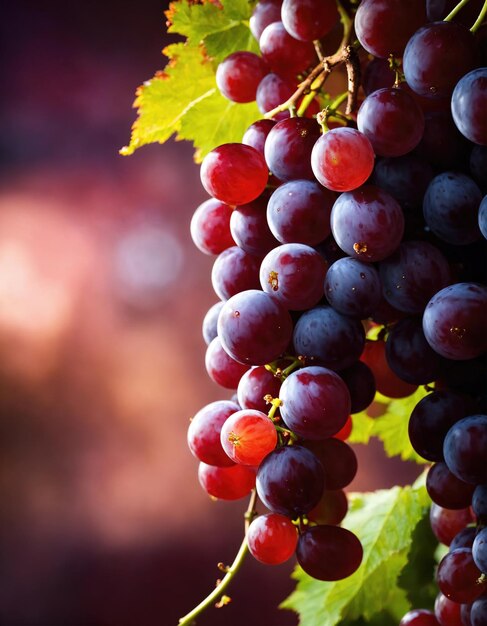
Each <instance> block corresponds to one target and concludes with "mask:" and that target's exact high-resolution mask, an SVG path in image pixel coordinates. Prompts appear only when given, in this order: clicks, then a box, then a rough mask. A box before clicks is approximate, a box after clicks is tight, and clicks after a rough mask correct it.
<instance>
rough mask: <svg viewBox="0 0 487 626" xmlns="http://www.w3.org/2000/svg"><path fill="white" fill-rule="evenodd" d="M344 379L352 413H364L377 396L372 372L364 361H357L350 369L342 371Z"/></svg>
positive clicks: (341, 376)
mask: <svg viewBox="0 0 487 626" xmlns="http://www.w3.org/2000/svg"><path fill="white" fill-rule="evenodd" d="M340 378H342V379H343V380H344V382H345V384H346V385H347V387H348V391H349V392H350V400H351V403H352V407H351V409H350V413H352V414H353V413H359V412H360V411H364V410H365V409H366V408H367V407H368V406H369V404H370V403H371V402H372V400H373V399H374V396H375V391H376V389H375V378H374V375H373V374H372V370H371V369H370V367H369V366H368V365H366V364H365V363H363V362H362V361H357V362H356V363H354V364H353V365H351V366H350V367H347V368H346V369H344V370H340Z"/></svg>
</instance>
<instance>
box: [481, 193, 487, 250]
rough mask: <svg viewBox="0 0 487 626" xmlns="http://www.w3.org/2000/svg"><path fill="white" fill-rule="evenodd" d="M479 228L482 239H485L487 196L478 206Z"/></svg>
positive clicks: (486, 234) (486, 232) (486, 235)
mask: <svg viewBox="0 0 487 626" xmlns="http://www.w3.org/2000/svg"><path fill="white" fill-rule="evenodd" d="M479 228H480V232H481V233H482V235H483V237H484V239H487V196H484V197H483V199H482V202H481V203H480V206H479Z"/></svg>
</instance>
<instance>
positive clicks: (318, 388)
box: [279, 366, 350, 488]
mask: <svg viewBox="0 0 487 626" xmlns="http://www.w3.org/2000/svg"><path fill="white" fill-rule="evenodd" d="M279 398H280V400H281V402H282V404H281V406H280V411H281V417H282V419H283V420H284V422H285V423H286V425H287V426H288V427H289V428H290V429H291V430H292V431H294V432H295V433H297V434H298V435H300V436H302V437H304V438H306V439H312V440H314V439H324V438H325V437H331V436H332V435H334V434H335V433H337V432H338V431H339V430H340V429H341V428H342V427H343V426H344V425H345V423H346V421H347V419H348V416H349V414H350V394H349V391H348V388H347V386H346V385H345V383H344V382H343V380H342V379H341V378H340V377H339V376H338V374H336V373H335V372H333V371H332V370H329V369H327V368H324V367H319V366H310V367H304V368H302V369H300V370H297V371H295V372H292V373H291V374H290V375H289V376H288V377H287V378H286V380H285V381H284V382H283V384H282V386H281V389H280V392H279ZM331 488H334V487H331Z"/></svg>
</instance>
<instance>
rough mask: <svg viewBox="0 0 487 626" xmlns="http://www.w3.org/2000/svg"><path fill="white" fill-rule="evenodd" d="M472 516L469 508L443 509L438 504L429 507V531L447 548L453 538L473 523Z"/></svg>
mask: <svg viewBox="0 0 487 626" xmlns="http://www.w3.org/2000/svg"><path fill="white" fill-rule="evenodd" d="M473 521H474V519H473V515H472V511H471V509H470V507H468V508H466V509H457V510H452V509H444V508H443V507H441V506H439V505H438V504H435V503H434V502H433V504H432V505H431V509H430V523H431V530H432V531H433V532H434V534H435V536H436V538H437V539H438V541H440V542H441V543H444V544H445V545H446V546H449V545H450V544H451V542H452V541H453V539H454V538H455V536H456V535H457V534H458V533H459V532H460V531H461V530H463V529H464V528H465V526H467V524H470V523H471V522H473Z"/></svg>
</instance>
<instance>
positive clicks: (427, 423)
mask: <svg viewBox="0 0 487 626" xmlns="http://www.w3.org/2000/svg"><path fill="white" fill-rule="evenodd" d="M473 406H474V405H473V403H472V402H471V401H470V400H469V399H467V398H466V397H464V396H462V395H460V394H458V393H454V392H452V391H447V390H444V391H434V392H433V393H430V394H428V395H427V396H425V397H424V398H422V399H421V400H420V401H419V402H418V404H417V405H416V406H415V407H414V409H413V412H412V413H411V417H410V418H409V438H410V440H411V445H412V446H413V448H414V449H415V450H416V452H417V453H418V454H419V455H420V456H422V457H423V458H424V459H427V460H428V461H442V460H443V442H444V440H445V437H446V433H447V432H448V431H449V430H450V428H451V427H452V426H453V424H454V423H455V422H457V421H459V420H461V419H462V418H464V417H466V416H467V415H468V414H469V413H470V412H471V411H472V410H473Z"/></svg>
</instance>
